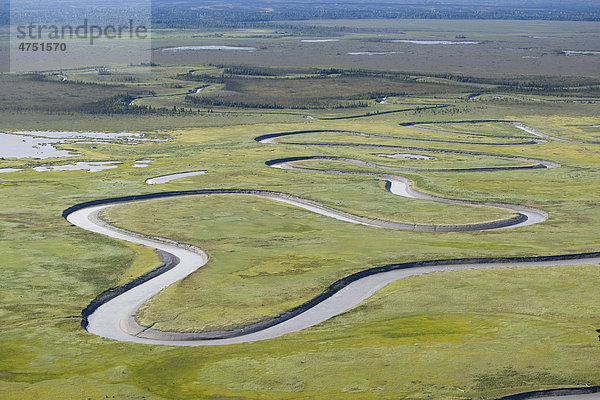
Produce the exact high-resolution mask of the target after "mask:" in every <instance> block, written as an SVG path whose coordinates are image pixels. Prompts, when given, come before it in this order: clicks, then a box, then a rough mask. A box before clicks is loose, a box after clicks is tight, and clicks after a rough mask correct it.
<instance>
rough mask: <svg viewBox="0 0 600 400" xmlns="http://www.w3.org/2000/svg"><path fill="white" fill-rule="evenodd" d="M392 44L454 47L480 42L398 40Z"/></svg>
mask: <svg viewBox="0 0 600 400" xmlns="http://www.w3.org/2000/svg"><path fill="white" fill-rule="evenodd" d="M391 42H392V43H410V44H429V45H455V44H479V43H480V42H472V41H451V40H408V39H398V40H391Z"/></svg>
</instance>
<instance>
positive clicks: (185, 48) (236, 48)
mask: <svg viewBox="0 0 600 400" xmlns="http://www.w3.org/2000/svg"><path fill="white" fill-rule="evenodd" d="M201 50H225V51H255V50H256V47H243V46H180V47H168V48H166V49H162V51H173V52H177V51H201Z"/></svg>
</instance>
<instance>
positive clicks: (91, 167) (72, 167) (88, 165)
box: [33, 161, 121, 172]
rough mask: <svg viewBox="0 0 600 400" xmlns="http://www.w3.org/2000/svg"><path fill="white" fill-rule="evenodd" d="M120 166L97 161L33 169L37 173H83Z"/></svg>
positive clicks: (111, 162)
mask: <svg viewBox="0 0 600 400" xmlns="http://www.w3.org/2000/svg"><path fill="white" fill-rule="evenodd" d="M118 164H121V162H120V161H99V162H76V163H74V164H65V165H51V166H47V167H45V166H42V167H35V168H33V170H34V171H37V172H52V171H85V170H86V169H87V170H88V172H100V171H104V170H105V169H113V168H117V167H118V166H119V165H118Z"/></svg>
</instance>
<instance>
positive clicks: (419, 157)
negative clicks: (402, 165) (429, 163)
mask: <svg viewBox="0 0 600 400" xmlns="http://www.w3.org/2000/svg"><path fill="white" fill-rule="evenodd" d="M377 155H378V156H379V157H387V158H402V159H406V160H437V157H429V156H423V155H420V154H377Z"/></svg>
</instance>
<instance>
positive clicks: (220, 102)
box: [185, 95, 369, 110]
mask: <svg viewBox="0 0 600 400" xmlns="http://www.w3.org/2000/svg"><path fill="white" fill-rule="evenodd" d="M185 101H186V103H189V104H193V105H195V106H205V107H212V106H216V107H218V106H220V107H232V108H261V109H273V110H283V109H345V108H361V107H368V106H369V105H368V103H367V102H364V101H361V102H349V103H314V102H313V103H297V104H290V105H283V104H276V103H249V102H243V101H235V100H228V99H225V98H223V97H201V96H191V95H187V96H185Z"/></svg>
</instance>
